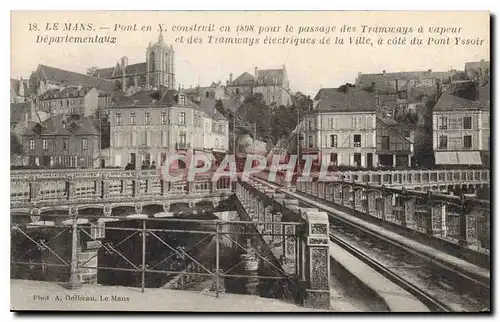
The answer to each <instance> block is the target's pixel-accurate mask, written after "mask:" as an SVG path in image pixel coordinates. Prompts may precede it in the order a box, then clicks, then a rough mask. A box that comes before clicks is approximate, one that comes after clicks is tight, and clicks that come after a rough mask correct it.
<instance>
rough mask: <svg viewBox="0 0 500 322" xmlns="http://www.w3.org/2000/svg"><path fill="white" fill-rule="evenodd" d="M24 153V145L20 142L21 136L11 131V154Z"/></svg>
mask: <svg viewBox="0 0 500 322" xmlns="http://www.w3.org/2000/svg"><path fill="white" fill-rule="evenodd" d="M22 153H23V145H22V144H21V142H19V137H18V136H17V135H15V134H14V133H12V132H11V133H10V155H11V156H12V155H19V154H22Z"/></svg>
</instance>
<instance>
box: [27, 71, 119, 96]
mask: <svg viewBox="0 0 500 322" xmlns="http://www.w3.org/2000/svg"><path fill="white" fill-rule="evenodd" d="M69 86H82V87H88V88H95V89H96V90H97V91H98V92H99V93H101V92H103V93H112V92H114V91H115V90H116V85H115V84H114V83H113V82H112V81H109V80H105V79H99V78H96V77H91V76H89V75H85V74H80V73H75V72H72V71H69V70H65V69H60V68H55V67H50V66H47V65H38V68H37V70H36V71H34V72H33V73H32V74H31V76H30V78H29V86H28V87H29V88H30V90H31V91H33V93H35V94H36V95H37V96H38V95H41V94H43V93H45V92H46V91H48V90H60V91H61V90H63V89H65V88H66V87H69Z"/></svg>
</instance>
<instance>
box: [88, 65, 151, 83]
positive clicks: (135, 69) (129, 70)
mask: <svg viewBox="0 0 500 322" xmlns="http://www.w3.org/2000/svg"><path fill="white" fill-rule="evenodd" d="M115 71H116V72H115ZM113 72H115V74H114V75H113ZM146 72H147V64H146V62H142V63H136V64H131V65H127V66H125V75H123V74H122V69H121V67H120V65H119V64H116V66H115V67H108V68H101V69H97V70H96V71H95V72H94V73H93V74H92V76H94V77H99V78H103V79H111V78H117V77H123V76H134V75H136V74H137V75H141V74H144V73H146Z"/></svg>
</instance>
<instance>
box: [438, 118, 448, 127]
mask: <svg viewBox="0 0 500 322" xmlns="http://www.w3.org/2000/svg"><path fill="white" fill-rule="evenodd" d="M447 128H448V117H447V116H440V117H439V118H438V129H439V130H446V129H447Z"/></svg>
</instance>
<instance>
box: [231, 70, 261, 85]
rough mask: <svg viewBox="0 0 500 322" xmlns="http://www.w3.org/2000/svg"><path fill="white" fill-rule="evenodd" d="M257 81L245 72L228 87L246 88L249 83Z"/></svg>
mask: <svg viewBox="0 0 500 322" xmlns="http://www.w3.org/2000/svg"><path fill="white" fill-rule="evenodd" d="M250 81H251V82H253V81H255V77H253V75H251V74H250V73H248V72H244V73H243V74H241V75H240V76H238V77H237V78H236V79H235V80H233V81H232V82H230V83H229V84H228V85H227V86H244V85H249V84H248V83H249V82H250Z"/></svg>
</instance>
